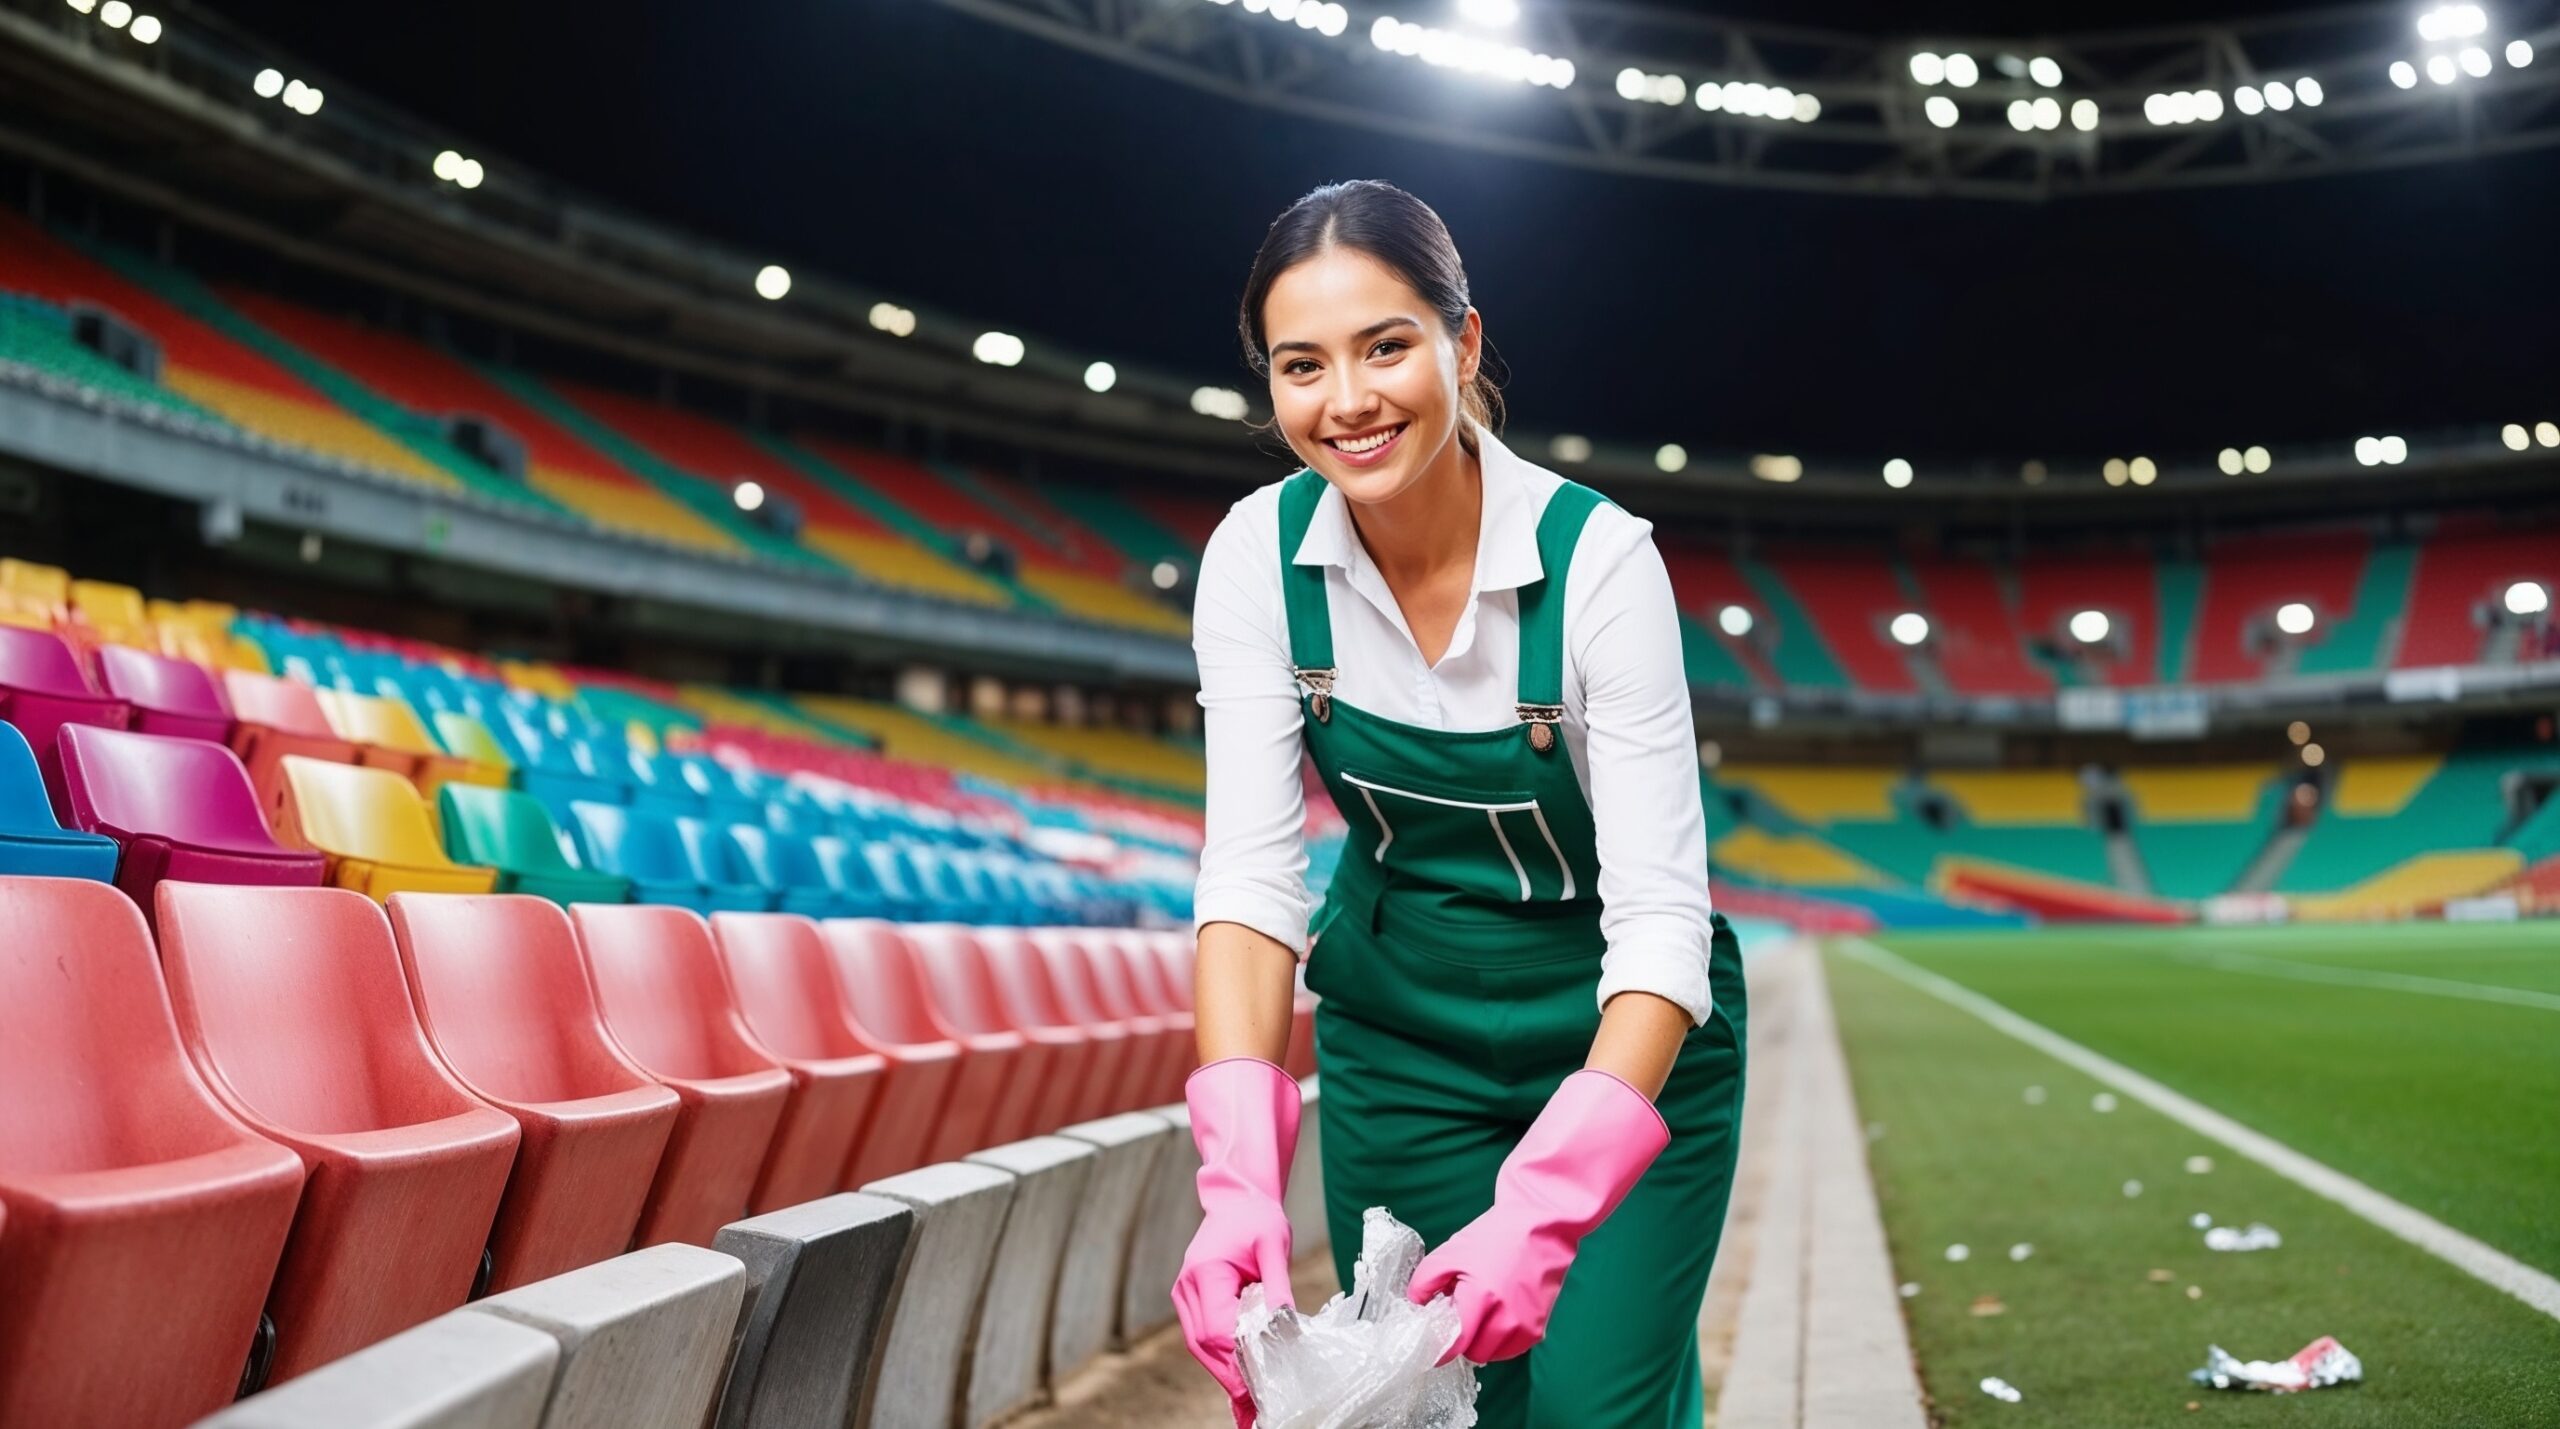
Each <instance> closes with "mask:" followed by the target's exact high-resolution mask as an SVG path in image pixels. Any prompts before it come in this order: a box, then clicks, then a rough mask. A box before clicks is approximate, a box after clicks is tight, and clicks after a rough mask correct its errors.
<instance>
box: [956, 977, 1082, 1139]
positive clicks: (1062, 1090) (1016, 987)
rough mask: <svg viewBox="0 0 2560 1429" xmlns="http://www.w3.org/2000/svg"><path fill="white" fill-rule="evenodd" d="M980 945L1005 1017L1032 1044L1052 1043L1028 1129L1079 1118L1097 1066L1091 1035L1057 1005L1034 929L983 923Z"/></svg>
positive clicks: (1034, 1131)
mask: <svg viewBox="0 0 2560 1429" xmlns="http://www.w3.org/2000/svg"><path fill="white" fill-rule="evenodd" d="M977 946H978V954H979V957H980V959H981V961H982V962H984V964H985V966H986V970H987V973H988V976H989V978H990V980H991V981H992V982H993V983H994V985H995V994H996V1005H997V1006H998V1008H1000V1009H1001V1010H1002V1011H1003V1013H1004V1017H1005V1021H1006V1022H1007V1023H1008V1024H1010V1025H1011V1026H1012V1027H1013V1029H1014V1030H1015V1031H1017V1032H1020V1033H1021V1034H1022V1035H1023V1036H1025V1037H1027V1038H1029V1039H1030V1040H1031V1043H1032V1045H1033V1046H1035V1047H1045V1048H1047V1049H1049V1058H1050V1062H1049V1068H1048V1070H1047V1071H1046V1072H1045V1073H1043V1074H1042V1078H1041V1082H1040V1095H1039V1096H1038V1097H1037V1098H1036V1099H1035V1100H1034V1101H1033V1102H1032V1106H1031V1130H1030V1131H1029V1132H1026V1133H1025V1135H1033V1136H1041V1135H1046V1134H1048V1133H1049V1132H1053V1131H1056V1130H1057V1129H1058V1128H1059V1127H1062V1126H1065V1125H1068V1124H1069V1123H1071V1122H1074V1121H1077V1120H1080V1118H1079V1117H1078V1116H1077V1115H1076V1113H1077V1111H1078V1110H1079V1109H1080V1108H1082V1107H1083V1106H1084V1105H1085V1103H1086V1101H1087V1100H1088V1097H1087V1092H1088V1089H1089V1088H1090V1087H1091V1086H1092V1085H1093V1080H1094V1069H1095V1066H1096V1058H1095V1056H1094V1050H1095V1045H1096V1044H1095V1042H1094V1039H1093V1037H1092V1035H1091V1034H1090V1033H1087V1032H1086V1031H1085V1030H1084V1028H1083V1027H1082V1026H1081V1025H1080V1024H1078V1023H1077V1022H1076V1021H1075V1019H1073V1018H1071V1017H1069V1016H1068V1015H1067V1013H1066V1009H1065V1008H1064V1007H1062V1006H1060V1005H1059V1002H1058V990H1057V988H1056V987H1054V986H1052V985H1051V983H1050V980H1049V966H1048V964H1047V963H1046V962H1045V961H1043V960H1042V959H1041V956H1040V950H1039V949H1038V948H1035V947H1033V946H1032V945H1031V937H1030V934H1028V933H1026V932H1025V931H1023V930H1022V929H1020V928H981V929H979V930H978V934H977Z"/></svg>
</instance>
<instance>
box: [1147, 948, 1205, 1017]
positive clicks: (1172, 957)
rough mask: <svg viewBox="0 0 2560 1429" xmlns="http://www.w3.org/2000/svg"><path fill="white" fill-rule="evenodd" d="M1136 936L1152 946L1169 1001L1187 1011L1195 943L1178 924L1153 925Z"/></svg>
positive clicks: (1196, 951) (1195, 965)
mask: <svg viewBox="0 0 2560 1429" xmlns="http://www.w3.org/2000/svg"><path fill="white" fill-rule="evenodd" d="M1140 936H1142V937H1144V938H1145V939H1146V940H1147V942H1148V943H1149V944H1151V945H1152V946H1153V947H1154V948H1155V951H1156V967H1157V968H1158V969H1160V970H1161V971H1162V972H1163V973H1164V983H1165V988H1166V990H1167V991H1169V992H1171V993H1172V994H1173V1005H1174V1006H1176V1007H1179V1008H1181V1009H1182V1010H1183V1011H1185V1012H1189V1011H1190V1010H1191V985H1192V977H1193V974H1194V973H1195V972H1196V971H1197V969H1198V967H1199V961H1198V960H1199V956H1200V947H1199V944H1198V943H1197V942H1196V941H1194V940H1193V938H1192V936H1191V935H1190V934H1189V933H1186V932H1184V931H1183V930H1181V929H1180V928H1157V929H1154V930H1152V931H1149V932H1146V933H1143V934H1141V935H1140Z"/></svg>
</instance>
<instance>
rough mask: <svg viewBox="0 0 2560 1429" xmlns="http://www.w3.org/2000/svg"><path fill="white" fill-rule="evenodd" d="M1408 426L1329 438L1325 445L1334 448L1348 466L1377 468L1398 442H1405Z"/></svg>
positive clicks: (1400, 424)
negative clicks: (1405, 430) (1405, 432)
mask: <svg viewBox="0 0 2560 1429" xmlns="http://www.w3.org/2000/svg"><path fill="white" fill-rule="evenodd" d="M1407 425H1409V424H1408V423H1404V422H1398V423H1397V424H1395V425H1394V426H1392V427H1381V428H1379V429H1378V430H1376V431H1374V432H1364V433H1362V434H1361V435H1359V436H1356V437H1327V438H1325V443H1324V444H1325V445H1326V446H1328V447H1331V448H1333V454H1334V455H1335V456H1338V457H1340V458H1342V460H1343V462H1344V464H1346V465H1349V466H1376V465H1377V464H1378V463H1380V462H1382V461H1385V460H1386V459H1387V456H1388V454H1389V453H1391V452H1393V451H1394V450H1395V449H1396V444H1397V443H1398V442H1400V441H1402V440H1404V429H1405V427H1406V426H1407Z"/></svg>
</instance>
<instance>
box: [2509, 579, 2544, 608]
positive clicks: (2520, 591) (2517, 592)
mask: <svg viewBox="0 0 2560 1429" xmlns="http://www.w3.org/2000/svg"><path fill="white" fill-rule="evenodd" d="M2550 608H2551V592H2550V591H2549V590H2547V589H2545V588H2544V587H2543V584H2542V582H2540V581H2517V582H2516V583H2515V584H2514V585H2511V586H2509V587H2507V614H2509V615H2540V614H2542V613H2543V612H2544V611H2546V610H2549V609H2550Z"/></svg>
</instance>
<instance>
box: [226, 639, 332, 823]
mask: <svg viewBox="0 0 2560 1429" xmlns="http://www.w3.org/2000/svg"><path fill="white" fill-rule="evenodd" d="M222 688H223V691H224V693H226V694H228V695H229V696H230V697H231V717H232V721H233V723H232V726H231V752H232V753H234V754H237V755H239V756H240V762H241V763H243V764H245V765H247V766H248V767H249V782H250V783H251V784H254V785H256V786H257V789H258V800H259V807H260V808H268V809H272V808H276V807H279V806H280V805H281V804H282V803H283V802H284V795H283V793H282V790H283V788H284V758H285V756H286V755H288V754H299V755H301V756H303V757H304V758H306V759H326V760H328V761H330V762H331V763H334V764H353V763H355V762H356V747H355V743H354V742H353V741H352V740H345V739H340V738H339V737H338V734H337V731H335V730H333V729H331V728H330V727H329V717H328V715H327V714H325V713H323V712H322V710H321V708H320V698H319V696H318V695H316V694H314V693H312V689H311V687H310V686H309V685H305V684H302V683H300V682H298V681H294V680H282V679H278V678H276V677H275V676H273V675H258V674H252V673H250V672H249V671H246V670H225V671H223V672H222Z"/></svg>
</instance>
